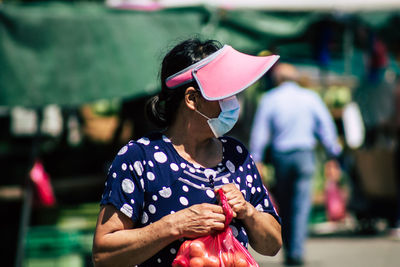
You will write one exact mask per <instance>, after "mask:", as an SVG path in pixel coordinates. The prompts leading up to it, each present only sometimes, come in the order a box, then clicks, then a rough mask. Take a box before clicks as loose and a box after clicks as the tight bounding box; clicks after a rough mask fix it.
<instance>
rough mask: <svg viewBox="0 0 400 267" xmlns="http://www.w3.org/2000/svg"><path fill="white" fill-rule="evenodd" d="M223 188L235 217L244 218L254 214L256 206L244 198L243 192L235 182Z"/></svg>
mask: <svg viewBox="0 0 400 267" xmlns="http://www.w3.org/2000/svg"><path fill="white" fill-rule="evenodd" d="M218 189H219V188H218ZM221 189H222V191H223V192H224V194H225V196H226V199H227V200H228V203H229V205H230V206H231V208H232V210H233V217H234V218H237V219H244V218H246V217H248V216H251V215H252V213H253V212H254V207H253V206H252V205H251V204H250V203H249V202H247V201H246V200H245V199H244V197H243V195H242V192H240V190H239V189H238V188H237V187H236V185H235V184H226V185H223V186H222V187H221Z"/></svg>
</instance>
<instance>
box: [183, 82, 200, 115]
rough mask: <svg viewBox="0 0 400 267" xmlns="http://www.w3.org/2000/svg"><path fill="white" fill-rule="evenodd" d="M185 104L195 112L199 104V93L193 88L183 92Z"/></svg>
mask: <svg viewBox="0 0 400 267" xmlns="http://www.w3.org/2000/svg"><path fill="white" fill-rule="evenodd" d="M185 104H186V106H187V107H188V108H189V109H191V110H196V109H197V105H198V104H199V92H198V91H197V90H196V89H194V87H188V88H187V89H186V91H185Z"/></svg>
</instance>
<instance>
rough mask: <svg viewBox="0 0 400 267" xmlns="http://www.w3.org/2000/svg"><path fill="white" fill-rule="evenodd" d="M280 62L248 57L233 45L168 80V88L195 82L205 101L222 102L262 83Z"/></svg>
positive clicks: (276, 57)
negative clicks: (260, 81)
mask: <svg viewBox="0 0 400 267" xmlns="http://www.w3.org/2000/svg"><path fill="white" fill-rule="evenodd" d="M278 59H279V56H277V55H271V56H266V57H259V56H252V55H247V54H244V53H241V52H238V51H236V50H235V49H233V48H232V47H231V46H229V45H225V46H224V47H223V48H221V49H220V50H218V51H216V52H215V53H213V54H211V55H209V56H208V57H206V58H204V59H202V60H200V61H199V62H197V63H195V64H193V65H191V66H189V67H187V68H185V69H183V70H181V71H180V72H178V73H175V74H174V75H172V76H170V77H168V78H167V79H166V81H165V82H166V85H167V87H168V88H171V89H173V88H176V87H178V86H181V85H183V84H185V83H189V82H191V81H193V80H195V81H196V82H197V84H198V86H199V88H200V91H201V93H202V95H203V97H204V98H205V99H207V100H220V99H224V98H227V97H230V96H232V95H235V94H237V93H239V92H241V91H243V90H244V89H246V88H248V87H249V86H250V85H252V84H253V83H255V82H256V81H257V80H258V79H260V78H261V77H262V76H263V75H264V74H265V73H266V72H267V71H268V70H269V69H270V68H271V67H272V65H274V63H275V62H276V61H277V60H278Z"/></svg>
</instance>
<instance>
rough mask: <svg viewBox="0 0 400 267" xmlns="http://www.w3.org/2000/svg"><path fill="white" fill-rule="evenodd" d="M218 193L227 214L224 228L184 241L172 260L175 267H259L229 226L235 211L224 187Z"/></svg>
mask: <svg viewBox="0 0 400 267" xmlns="http://www.w3.org/2000/svg"><path fill="white" fill-rule="evenodd" d="M218 194H219V196H220V200H221V204H222V208H223V210H224V213H225V215H226V220H225V228H224V230H223V231H221V232H218V233H217V234H214V235H208V236H203V237H199V238H197V239H194V240H187V241H185V242H183V244H182V245H181V247H180V249H179V251H178V254H177V256H176V258H175V259H174V261H173V262H172V266H173V267H259V265H258V263H257V262H256V261H255V260H254V258H253V257H252V256H251V254H250V253H249V252H248V251H247V249H246V248H245V247H244V246H243V245H242V244H240V242H239V241H238V240H237V239H236V238H235V237H234V236H233V233H232V230H231V228H230V227H229V223H230V222H231V220H232V217H233V211H232V209H231V207H230V206H229V204H228V201H227V199H226V196H225V195H224V193H223V191H222V189H219V190H218Z"/></svg>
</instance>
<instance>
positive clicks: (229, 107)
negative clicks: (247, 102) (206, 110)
mask: <svg viewBox="0 0 400 267" xmlns="http://www.w3.org/2000/svg"><path fill="white" fill-rule="evenodd" d="M218 102H219V106H220V107H221V113H220V114H219V116H218V118H209V117H207V116H206V115H204V114H203V113H201V112H200V111H198V110H197V109H196V112H197V113H199V114H200V115H202V116H203V117H204V118H206V119H207V123H208V125H209V126H210V128H211V131H212V132H213V133H214V135H215V137H217V138H218V137H220V136H223V135H224V134H226V133H227V132H229V131H230V130H231V129H232V128H233V126H235V124H236V122H237V121H238V119H239V111H240V105H239V101H238V100H237V98H236V96H231V97H228V98H225V99H222V100H219V101H218Z"/></svg>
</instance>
